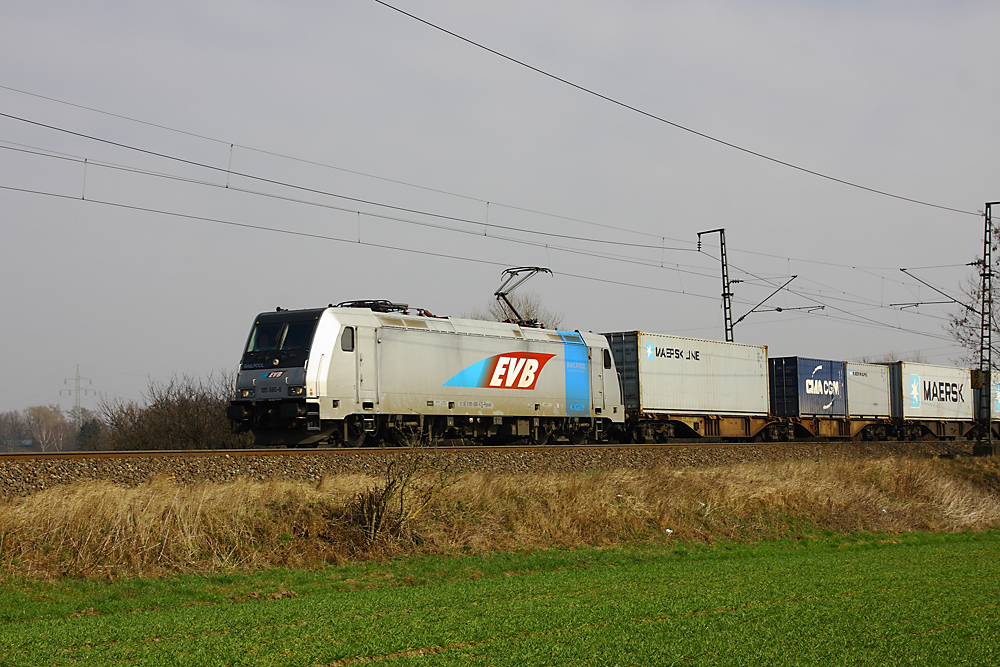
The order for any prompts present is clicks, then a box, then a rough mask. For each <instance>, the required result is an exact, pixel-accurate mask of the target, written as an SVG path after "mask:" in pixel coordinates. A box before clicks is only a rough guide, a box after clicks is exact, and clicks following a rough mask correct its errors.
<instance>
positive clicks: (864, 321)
mask: <svg viewBox="0 0 1000 667" xmlns="http://www.w3.org/2000/svg"><path fill="white" fill-rule="evenodd" d="M0 189H2V190H7V191H12V192H21V193H27V194H33V195H39V196H48V197H53V198H57V199H64V200H70V201H82V202H89V203H91V204H99V205H103V206H109V207H114V208H120V209H126V210H133V211H141V212H145V213H153V214H159V215H166V216H171V217H177V218H183V219H188V220H196V221H202V222H210V223H214V224H220V225H226V226H231V227H237V228H241V229H253V230H259V231H267V232H273V233H279V234H287V235H291V236H298V237H305V238H313V239H318V240H327V241H336V242H340V243H348V244H351V245H364V246H366V247H371V248H378V249H382V250H395V251H399V252H406V253H411V254H417V255H424V256H430V257H438V258H442V259H452V260H459V261H464V262H473V263H476V264H480V265H483V264H486V265H492V266H502V267H505V268H506V267H507V264H505V263H502V262H496V261H492V260H487V259H474V258H469V257H463V256H459V255H449V254H447V253H437V252H431V251H426V250H417V249H415V248H404V247H400V246H392V245H387V244H380V243H372V242H368V241H361V240H351V239H343V238H339V237H335V236H327V235H323V234H315V233H310V232H300V231H295V230H288V229H280V228H276V227H267V226H264V225H251V224H248V223H240V222H233V221H231V220H222V219H219V218H211V217H208V216H199V215H193V214H188V213H179V212H176V211H165V210H162V209H155V208H151V207H144V206H136V205H131V204H124V203H121V202H112V201H104V200H100V199H83V198H81V197H78V196H74V195H66V194H62V193H55V192H46V191H42V190H32V189H29V188H18V187H13V186H7V185H0ZM560 275H564V276H567V277H570V278H576V279H580V280H587V281H591V282H597V283H602V284H609V285H617V286H621V287H633V288H637V289H645V290H651V291H655V292H662V293H668V294H679V295H683V296H691V297H695V298H699V299H706V300H712V301H715V300H716V299H717V297H715V296H711V295H705V294H697V293H694V292H687V291H681V290H673V289H669V288H666V287H653V286H650V285H642V284H639V283H630V282H624V281H618V280H610V279H607V278H597V277H594V276H588V275H582V274H576V273H569V272H564V271H560ZM828 307H829V308H831V309H832V310H835V311H837V312H839V313H842V314H843V315H845V316H847V318H856V319H847V318H842V317H834V316H830V315H822V316H823V317H827V318H829V319H834V320H836V321H842V322H844V323H847V324H851V325H853V326H865V327H868V328H873V327H874V328H883V329H892V330H899V331H904V332H906V333H909V334H912V335H916V336H924V337H929V338H935V339H938V340H950V339H949V338H947V337H944V336H941V335H936V334H932V333H929V332H922V331H914V330H912V329H904V328H902V327H899V326H894V325H891V324H887V323H884V322H880V321H878V320H873V319H871V318H867V317H864V316H861V315H856V314H854V313H851V312H849V311H846V310H843V309H840V308H837V307H835V306H828ZM813 315H814V316H816V314H813ZM858 320H861V321H860V322H859V321H858Z"/></svg>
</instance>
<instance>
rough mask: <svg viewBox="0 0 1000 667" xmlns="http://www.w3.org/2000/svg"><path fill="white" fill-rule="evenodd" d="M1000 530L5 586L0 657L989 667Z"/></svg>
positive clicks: (89, 661)
mask: <svg viewBox="0 0 1000 667" xmlns="http://www.w3.org/2000/svg"><path fill="white" fill-rule="evenodd" d="M998 562H1000V532H997V531H985V532H978V533H971V532H970V533H958V534H949V535H943V534H939V535H931V534H924V533H910V534H906V535H895V536H855V537H852V538H844V537H835V536H833V535H829V534H827V535H816V536H813V537H804V538H802V539H798V540H780V541H764V542H758V543H755V544H732V543H730V544H715V545H713V546H691V545H684V544H681V543H671V542H670V540H669V539H667V540H664V541H662V542H661V543H659V544H655V545H644V546H641V547H613V548H606V549H594V548H578V549H556V550H547V551H539V552H534V553H521V554H509V553H507V554H495V555H477V556H459V557H440V556H421V557H416V558H411V559H407V560H402V561H395V562H374V561H373V562H369V563H367V564H360V565H352V566H341V567H332V568H327V569H323V570H318V571H314V572H308V571H303V570H270V571H264V572H259V573H257V574H242V575H239V574H230V575H183V576H178V577H174V578H166V579H152V580H150V579H125V578H123V579H119V580H117V581H114V582H112V583H106V582H100V581H94V580H78V579H62V580H58V581H53V582H42V581H32V580H26V579H22V578H18V577H16V576H14V575H9V576H8V578H7V580H6V581H4V582H3V585H2V586H0V665H4V666H11V667H12V666H14V665H32V666H34V665H117V664H140V665H173V664H179V665H180V664H183V665H348V664H364V663H377V664H384V665H404V664H405V665H410V664H420V665H466V664H488V665H564V664H594V665H672V664H698V665H764V664H766V665H827V664H847V665H925V664H936V665H960V664H968V665H991V664H998V663H1000V641H998V639H997V638H998V637H1000V614H998V611H997V604H998V602H1000V568H998V565H997V564H998Z"/></svg>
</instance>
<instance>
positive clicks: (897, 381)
mask: <svg viewBox="0 0 1000 667" xmlns="http://www.w3.org/2000/svg"><path fill="white" fill-rule="evenodd" d="M889 373H890V378H891V380H890V382H891V390H892V416H893V418H895V419H911V420H921V419H929V420H938V421H972V420H973V419H975V414H976V413H975V406H976V397H975V394H976V390H974V389H973V388H972V374H971V372H970V371H969V369H967V368H952V367H950V366H932V365H931V364H918V363H914V362H909V361H897V362H895V363H892V364H889Z"/></svg>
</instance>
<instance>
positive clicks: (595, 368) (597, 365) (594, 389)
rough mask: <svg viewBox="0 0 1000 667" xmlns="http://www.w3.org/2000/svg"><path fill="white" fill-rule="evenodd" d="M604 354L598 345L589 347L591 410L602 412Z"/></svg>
mask: <svg viewBox="0 0 1000 667" xmlns="http://www.w3.org/2000/svg"><path fill="white" fill-rule="evenodd" d="M604 354H606V352H605V351H604V350H602V349H601V348H599V347H592V348H590V355H589V356H590V394H591V403H592V405H593V410H594V411H595V412H596V411H598V410H600V413H601V414H603V412H604V369H605V368H606V365H605V363H604Z"/></svg>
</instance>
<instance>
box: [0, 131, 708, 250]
mask: <svg viewBox="0 0 1000 667" xmlns="http://www.w3.org/2000/svg"><path fill="white" fill-rule="evenodd" d="M0 117H4V118H10V119H11V120H16V121H20V122H23V123H29V124H31V125H36V126H38V127H44V128H46V129H49V130H54V131H56V132H63V133H66V134H69V135H72V136H76V137H80V138H83V139H88V140H90V141H97V142H100V143H104V144H108V145H110V146H116V147H118V148H124V149H126V150H131V151H136V152H138V153H143V154H146V155H152V156H154V157H158V158H162V159H165V160H173V161H175V162H179V163H181V164H186V165H190V166H194V167H199V168H202V169H209V170H211V171H215V172H221V173H224V174H226V175H227V176H238V177H240V178H247V179H250V180H254V181H259V182H262V183H268V184H270V185H277V186H280V187H285V188H290V189H294V190H302V191H304V192H310V193H313V194H319V195H323V196H326V197H334V198H337V199H344V200H347V201H352V202H355V203H358V204H367V205H369V206H378V207H381V208H387V209H390V210H394V211H401V212H404V213H413V214H416V215H426V216H428V217H432V218H439V219H442V220H451V221H454V222H461V223H464V224H469V225H476V226H477V227H484V226H489V227H496V228H500V229H506V230H508V231H517V232H521V233H524V234H539V235H544V236H551V237H554V238H564V239H574V240H578V241H585V242H588V243H600V244H602V245H617V246H625V247H638V248H645V249H650V250H671V251H677V252H695V250H694V249H693V248H672V247H665V246H663V245H658V246H657V245H649V244H645V243H642V244H640V243H629V242H627V241H612V240H605V239H588V238H584V237H580V236H579V235H572V234H555V233H552V232H540V231H536V230H531V229H523V228H518V227H510V226H505V225H496V224H493V223H486V222H484V221H482V220H470V219H468V218H461V217H457V216H451V215H444V214H442V213H431V212H429V211H422V210H420V209H414V208H408V207H405V206H396V205H393V204H385V203H382V202H378V201H373V200H369V199H362V198H360V197H351V196H349V195H343V194H338V193H335V192H329V191H326V190H319V189H317V188H309V187H306V186H303V185H296V184H294V183H288V182H285V181H279V180H277V179H272V178H265V177H263V176H255V175H253V174H248V173H243V172H238V171H232V170H231V169H227V168H222V167H216V166H214V165H210V164H206V163H204V162H198V161H195V160H188V159H186V158H182V157H178V156H176V155H170V154H168V153H160V152H157V151H152V150H149V149H146V148H140V147H138V146H131V145H129V144H124V143H121V142H117V141H111V140H110V139H103V138H101V137H96V136H93V135H88V134H84V133H82V132H75V131H73V130H69V129H66V128H62V127H57V126H55V125H48V124H45V123H40V122H38V121H34V120H30V119H27V118H21V117H19V116H13V115H11V114H6V113H0ZM5 148H8V150H19V149H12V148H9V147H5ZM227 187H229V186H228V185H227Z"/></svg>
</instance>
